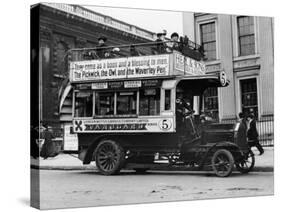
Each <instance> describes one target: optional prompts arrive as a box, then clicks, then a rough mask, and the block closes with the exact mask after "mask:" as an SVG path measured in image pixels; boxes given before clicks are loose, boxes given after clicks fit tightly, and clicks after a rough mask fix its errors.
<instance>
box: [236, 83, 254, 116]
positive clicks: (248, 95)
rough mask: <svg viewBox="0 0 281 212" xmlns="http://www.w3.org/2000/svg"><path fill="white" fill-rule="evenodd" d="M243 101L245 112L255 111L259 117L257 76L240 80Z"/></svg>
mask: <svg viewBox="0 0 281 212" xmlns="http://www.w3.org/2000/svg"><path fill="white" fill-rule="evenodd" d="M240 86H241V103H242V105H241V106H242V112H243V113H244V114H249V113H252V112H253V113H254V114H255V117H258V98H257V80H256V78H252V79H245V80H240Z"/></svg>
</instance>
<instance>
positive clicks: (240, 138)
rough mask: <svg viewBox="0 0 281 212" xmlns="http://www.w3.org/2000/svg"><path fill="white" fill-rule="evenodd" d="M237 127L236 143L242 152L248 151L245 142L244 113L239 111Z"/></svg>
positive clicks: (245, 122)
mask: <svg viewBox="0 0 281 212" xmlns="http://www.w3.org/2000/svg"><path fill="white" fill-rule="evenodd" d="M238 116H239V127H238V132H237V144H238V146H239V147H240V148H241V150H242V151H243V152H244V153H247V152H248V151H249V146H248V143H247V121H246V118H245V115H244V113H242V112H241V113H239V114H238Z"/></svg>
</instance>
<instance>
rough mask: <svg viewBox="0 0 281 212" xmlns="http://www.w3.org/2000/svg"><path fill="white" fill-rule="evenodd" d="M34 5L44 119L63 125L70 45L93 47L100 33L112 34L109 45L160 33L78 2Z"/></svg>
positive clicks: (150, 39)
mask: <svg viewBox="0 0 281 212" xmlns="http://www.w3.org/2000/svg"><path fill="white" fill-rule="evenodd" d="M34 8H35V9H37V10H38V19H39V39H40V40H39V82H40V83H39V87H40V89H39V106H40V108H39V110H40V111H41V116H40V121H41V122H43V123H44V122H46V123H48V124H51V125H53V126H59V125H60V122H59V114H58V105H59V97H58V93H59V89H60V87H61V85H62V82H63V80H65V79H66V78H67V77H68V71H67V60H66V53H67V51H68V50H69V49H73V48H93V47H95V46H96V45H97V43H98V37H100V36H105V37H107V38H108V42H107V44H108V46H113V45H121V44H135V43H144V42H149V41H152V40H154V39H155V36H156V35H155V34H154V33H152V32H150V31H148V30H145V29H141V28H139V27H137V26H134V25H130V24H127V23H124V22H122V21H119V20H117V19H114V18H112V17H109V16H106V15H103V14H100V13H97V12H94V11H91V10H88V9H87V8H84V7H81V6H78V5H67V4H57V3H41V4H38V5H35V6H34ZM31 37H32V36H31Z"/></svg>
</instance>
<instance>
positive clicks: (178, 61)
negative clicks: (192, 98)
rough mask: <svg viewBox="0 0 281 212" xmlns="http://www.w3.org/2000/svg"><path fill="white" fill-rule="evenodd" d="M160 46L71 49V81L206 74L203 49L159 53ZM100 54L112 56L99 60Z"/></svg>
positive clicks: (189, 48) (188, 48)
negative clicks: (158, 47)
mask: <svg viewBox="0 0 281 212" xmlns="http://www.w3.org/2000/svg"><path fill="white" fill-rule="evenodd" d="M168 42H170V41H167V46H168V44H169V43H168ZM164 43H165V42H164ZM158 44H159V43H157V42H151V43H146V44H134V45H120V46H117V47H113V46H112V47H107V46H106V47H97V48H92V49H73V50H70V55H71V61H70V63H69V79H70V82H71V83H76V82H77V83H83V82H91V81H104V80H122V79H127V80H128V79H139V78H150V77H152V78H162V77H171V76H179V75H203V74H205V72H206V67H205V65H204V63H203V60H202V58H203V53H202V52H201V48H200V46H199V47H198V46H196V44H194V43H193V44H194V46H190V45H185V46H183V47H182V49H181V52H179V51H175V50H173V49H172V48H167V50H165V51H164V52H160V53H159V52H157V45H158ZM162 44H163V43H162ZM198 48H199V49H200V51H199V50H198ZM98 51H102V52H103V53H104V52H108V55H107V56H106V57H99V56H98V54H97V53H98Z"/></svg>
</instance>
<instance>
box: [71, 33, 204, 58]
mask: <svg viewBox="0 0 281 212" xmlns="http://www.w3.org/2000/svg"><path fill="white" fill-rule="evenodd" d="M171 43H177V44H178V46H179V47H180V48H181V50H180V52H181V53H182V54H183V55H185V56H188V57H191V58H193V59H195V60H201V59H204V57H205V55H204V49H203V47H202V46H201V45H199V44H196V43H194V42H192V41H190V40H189V39H187V38H185V39H184V38H183V39H181V40H180V41H171V40H165V41H161V42H157V41H153V42H145V43H133V44H120V45H111V46H105V47H98V46H96V47H91V48H73V49H69V50H68V51H67V52H66V55H65V56H67V57H68V59H70V60H71V61H73V60H74V61H77V60H87V59H89V58H87V57H84V56H85V52H88V53H89V52H93V54H94V53H95V51H97V50H99V51H100V50H104V51H106V50H108V51H110V52H111V53H112V55H113V56H112V57H128V56H143V55H155V54H164V53H170V52H172V50H173V48H172V47H171V46H169V44H171ZM162 44H163V45H164V46H163V47H162V48H164V50H163V51H161V52H159V51H157V47H158V46H159V45H162ZM166 49H167V50H166ZM168 50H170V51H168ZM69 56H70V58H69ZM91 59H105V58H104V57H98V56H97V55H94V57H92V58H91Z"/></svg>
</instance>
